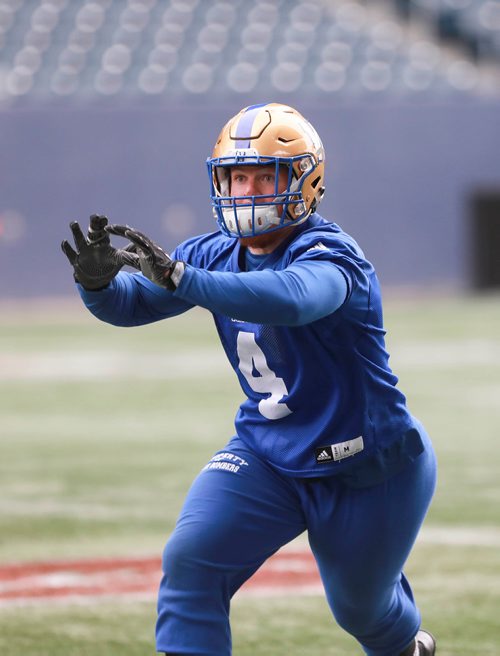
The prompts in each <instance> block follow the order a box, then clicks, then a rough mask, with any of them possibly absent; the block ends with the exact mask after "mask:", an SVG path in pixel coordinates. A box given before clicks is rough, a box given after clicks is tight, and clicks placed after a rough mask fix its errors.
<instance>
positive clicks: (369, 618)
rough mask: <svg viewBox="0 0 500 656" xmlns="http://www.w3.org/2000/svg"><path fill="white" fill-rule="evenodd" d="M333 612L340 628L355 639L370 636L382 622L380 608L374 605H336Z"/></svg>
mask: <svg viewBox="0 0 500 656" xmlns="http://www.w3.org/2000/svg"><path fill="white" fill-rule="evenodd" d="M332 611H333V614H334V616H335V619H336V621H337V623H338V624H339V626H341V627H342V628H343V629H344V631H347V633H349V634H350V635H352V636H355V637H359V636H362V635H367V634H370V633H371V632H372V631H373V629H374V628H375V627H376V626H378V623H379V621H380V614H379V610H378V607H377V606H376V605H374V604H359V603H358V604H355V605H354V604H353V605H350V604H345V603H336V604H334V605H333V606H332Z"/></svg>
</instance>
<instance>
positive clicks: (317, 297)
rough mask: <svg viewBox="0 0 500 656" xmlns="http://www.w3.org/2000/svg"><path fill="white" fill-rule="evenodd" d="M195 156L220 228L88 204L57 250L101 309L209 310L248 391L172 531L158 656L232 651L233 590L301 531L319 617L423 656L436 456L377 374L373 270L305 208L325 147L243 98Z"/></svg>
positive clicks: (384, 372) (302, 126) (146, 315)
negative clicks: (422, 592)
mask: <svg viewBox="0 0 500 656" xmlns="http://www.w3.org/2000/svg"><path fill="white" fill-rule="evenodd" d="M207 164H208V171H209V177H210V190H211V199H212V206H213V211H214V214H215V217H216V219H217V222H218V226H219V230H218V231H215V232H212V233H210V234H204V235H201V236H197V237H194V238H192V239H188V240H187V241H185V242H184V243H182V244H180V245H179V246H178V247H177V248H176V249H175V251H174V252H173V254H172V255H168V254H167V253H166V252H165V251H164V250H163V249H162V248H161V247H160V246H158V245H157V244H155V243H154V242H152V241H151V240H150V239H149V238H148V237H147V236H146V235H144V234H143V233H141V232H139V231H137V230H135V229H133V228H130V227H128V226H121V225H106V218H105V217H102V216H93V217H91V223H90V232H89V234H88V236H87V237H85V236H84V234H83V233H82V231H81V229H80V228H79V226H78V224H76V223H73V224H72V230H73V233H74V237H75V240H76V250H75V249H73V248H72V247H71V246H70V245H69V243H68V242H63V250H64V252H65V253H66V255H67V256H68V258H69V260H70V262H71V264H72V265H73V268H74V274H75V278H76V280H77V283H78V289H79V292H80V294H81V297H82V299H83V301H84V303H85V305H86V306H87V307H88V308H89V310H90V311H91V312H92V313H93V314H94V315H95V316H96V317H98V318H99V319H102V320H103V321H107V322H109V323H112V324H116V325H122V326H134V325H138V324H144V323H148V322H152V321H157V320H160V319H165V318H168V317H171V316H174V315H177V314H179V313H181V312H185V311H186V310H189V309H190V308H192V307H193V306H201V307H204V308H207V309H208V310H209V311H210V312H211V313H212V315H213V317H214V321H215V324H216V327H217V330H218V333H219V336H220V339H221V343H222V346H223V347H224V350H225V352H226V355H227V357H228V359H229V361H230V363H231V365H232V367H233V368H234V370H235V372H236V375H237V376H238V379H239V382H240V384H241V387H242V389H243V391H244V393H245V400H244V401H243V403H242V404H241V406H240V407H239V409H238V410H237V413H236V420H235V428H236V431H235V435H234V436H233V437H231V439H230V440H229V442H228V443H227V444H226V445H225V446H223V448H222V449H221V450H220V451H219V452H217V453H216V454H215V455H214V456H213V458H212V459H211V460H210V462H208V463H207V464H206V466H205V467H204V468H203V470H202V471H201V473H200V474H199V475H198V477H197V478H196V479H195V481H194V483H193V485H192V486H191V488H190V490H189V492H188V493H187V497H186V500H185V503H184V506H183V508H182V511H181V514H180V517H179V520H178V522H177V525H176V527H175V530H174V532H173V534H172V535H171V537H170V539H169V540H168V542H167V545H166V548H165V551H164V557H163V571H164V575H163V578H162V581H161V585H160V590H159V597H158V621H157V631H156V636H157V643H156V644H157V650H158V651H159V652H163V653H165V654H168V655H174V654H196V655H198V656H201V655H205V656H229V654H231V634H230V625H229V606H230V600H231V597H232V596H233V595H234V594H235V592H236V591H237V590H238V589H239V588H240V586H241V585H242V584H243V583H244V582H245V581H246V580H247V579H248V578H249V577H250V576H252V574H253V573H254V572H255V571H256V570H257V569H258V568H259V567H260V566H261V565H262V563H263V562H264V561H265V560H266V559H267V558H269V557H270V556H271V555H272V554H273V553H275V552H276V551H277V550H278V549H279V548H280V547H282V546H283V545H285V544H286V543H288V542H290V541H291V540H293V539H294V538H295V537H297V536H298V535H300V534H301V533H302V532H304V531H307V534H308V539H309V544H310V546H311V549H312V552H313V554H314V556H315V558H316V561H317V564H318V568H319V572H320V574H321V578H322V581H323V584H324V588H325V593H326V597H327V600H328V603H329V605H330V608H331V610H332V613H333V615H334V616H335V618H336V620H337V622H338V623H339V624H340V626H341V627H343V628H344V629H345V630H346V631H347V632H349V633H350V634H351V635H352V636H354V637H355V638H356V639H357V641H358V642H359V644H360V645H361V647H362V649H363V650H364V652H365V653H366V654H368V655H369V656H417V655H418V656H432V655H433V654H434V653H435V641H434V638H433V637H432V635H431V634H429V633H427V632H426V631H423V630H422V629H421V628H420V622H421V618H420V614H419V610H418V608H417V605H416V603H415V601H414V598H413V594H412V590H411V588H410V584H409V582H408V580H407V579H406V577H405V575H404V574H403V566H404V564H405V562H406V560H407V558H408V555H409V553H410V550H411V548H412V546H413V544H414V542H415V539H416V537H417V534H418V531H419V529H420V526H421V524H422V522H423V520H424V516H425V514H426V512H427V509H428V506H429V504H430V501H431V498H432V495H433V492H434V487H435V478H436V465H435V456H434V452H433V449H432V446H431V443H430V440H429V437H428V436H427V434H426V431H425V430H424V428H423V426H422V425H421V424H420V423H419V421H418V420H417V419H416V418H414V417H413V416H412V414H411V413H410V412H409V410H408V408H407V404H406V399H405V397H404V395H403V393H402V392H401V391H400V390H399V388H398V387H397V386H396V383H397V378H396V376H395V375H394V374H393V372H392V371H391V369H390V367H389V363H388V357H389V356H388V353H387V351H386V348H385V343H384V334H385V333H384V327H383V322H382V301H381V294H380V287H379V283H378V280H377V276H376V274H375V271H374V269H373V266H372V265H371V264H370V262H369V261H368V260H367V259H366V258H365V256H364V254H363V252H362V250H361V249H360V247H359V246H358V244H357V243H356V242H355V240H354V239H353V238H352V237H350V236H349V235H348V234H346V233H345V232H344V231H343V230H342V229H341V228H340V227H339V226H338V225H337V224H335V223H332V222H330V221H327V220H325V219H324V218H322V217H321V216H320V215H319V214H318V213H317V208H318V205H319V203H320V201H321V198H322V196H323V192H324V166H325V154H324V150H323V146H322V143H321V140H320V138H319V136H318V134H317V132H316V130H315V129H314V128H313V127H312V126H311V124H310V123H309V122H308V121H307V120H306V119H305V118H304V117H303V116H302V115H301V114H300V113H299V112H297V111H296V110H294V109H293V108H291V107H288V106H284V105H281V104H277V103H270V104H261V105H253V106H250V107H247V108H245V109H243V110H242V111H241V112H239V113H238V114H237V115H236V116H234V117H233V118H231V119H230V120H229V122H228V123H227V124H226V125H225V126H224V128H223V129H222V132H221V133H220V136H219V138H218V139H217V142H216V144H215V149H214V151H213V154H212V157H210V158H209V159H208V162H207ZM110 234H111V235H118V236H121V237H125V238H126V239H128V240H129V242H130V243H129V246H127V248H125V249H123V248H115V247H113V246H112V245H111V243H110V238H109V235H110ZM124 264H131V265H132V266H134V267H135V268H137V269H140V272H135V273H127V272H123V271H120V269H121V268H122V266H123V265H124Z"/></svg>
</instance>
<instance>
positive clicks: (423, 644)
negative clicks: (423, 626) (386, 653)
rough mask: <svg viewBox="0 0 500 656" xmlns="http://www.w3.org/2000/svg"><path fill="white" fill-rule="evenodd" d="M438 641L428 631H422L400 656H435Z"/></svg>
mask: <svg viewBox="0 0 500 656" xmlns="http://www.w3.org/2000/svg"><path fill="white" fill-rule="evenodd" d="M435 653H436V641H435V640H434V636H432V635H431V634H430V633H429V632H428V631H423V630H420V631H419V632H418V633H417V635H416V636H415V638H414V639H413V641H412V642H411V644H409V645H408V647H407V648H406V649H405V650H404V651H403V652H402V653H401V654H400V655H399V656H434V654H435Z"/></svg>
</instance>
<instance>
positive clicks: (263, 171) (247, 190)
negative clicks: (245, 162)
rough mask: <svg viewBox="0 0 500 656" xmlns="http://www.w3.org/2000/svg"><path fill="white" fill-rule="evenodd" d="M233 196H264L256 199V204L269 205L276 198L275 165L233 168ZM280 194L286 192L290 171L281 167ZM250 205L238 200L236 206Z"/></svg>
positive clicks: (231, 179)
mask: <svg viewBox="0 0 500 656" xmlns="http://www.w3.org/2000/svg"><path fill="white" fill-rule="evenodd" d="M230 181H231V187H230V189H231V196H262V197H263V198H256V199H255V203H256V204H262V203H269V202H270V201H272V200H274V198H275V197H276V195H277V194H276V168H275V166H274V164H269V165H258V166H241V167H239V168H238V167H236V166H235V167H232V168H231V177H230ZM277 182H278V187H277V190H278V194H280V193H282V192H283V191H285V190H286V188H287V184H288V170H287V169H286V167H280V169H279V172H278V181H277ZM243 203H248V200H245V199H241V198H239V199H237V200H236V204H243Z"/></svg>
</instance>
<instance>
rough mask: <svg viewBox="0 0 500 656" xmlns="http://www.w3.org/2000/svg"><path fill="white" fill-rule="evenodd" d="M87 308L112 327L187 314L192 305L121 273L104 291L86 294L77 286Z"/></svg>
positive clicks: (135, 275) (135, 276)
mask: <svg viewBox="0 0 500 656" xmlns="http://www.w3.org/2000/svg"><path fill="white" fill-rule="evenodd" d="M78 291H79V292H80V296H81V298H82V300H83V302H84V303H85V305H86V307H87V308H88V309H89V310H90V312H92V314H93V315H94V316H96V317H97V318H98V319H100V320H101V321H105V322H106V323H110V324H113V325H114V326H140V325H144V324H147V323H153V322H154V321H159V320H160V319H166V318H168V317H173V316H176V315H178V314H181V313H182V312H186V310H189V309H190V308H191V307H192V304H190V303H189V302H187V301H185V300H183V299H181V298H176V297H175V296H174V294H173V293H172V292H170V291H168V290H167V289H164V288H163V287H159V286H158V285H155V284H154V283H152V282H151V281H150V280H148V279H147V278H146V277H145V276H143V275H142V274H141V273H128V272H125V271H121V272H120V273H119V274H118V275H117V276H116V277H115V278H114V279H113V280H112V281H111V283H110V284H109V285H108V286H107V287H106V288H105V289H102V290H100V291H88V290H86V289H84V288H83V287H82V286H81V285H78Z"/></svg>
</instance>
